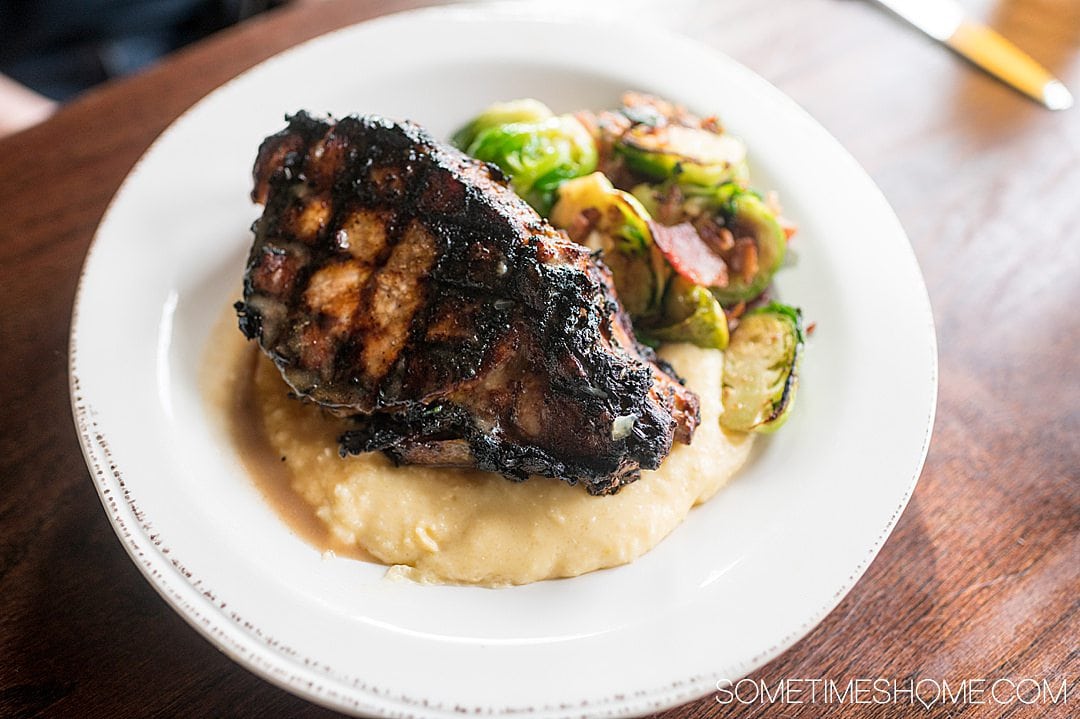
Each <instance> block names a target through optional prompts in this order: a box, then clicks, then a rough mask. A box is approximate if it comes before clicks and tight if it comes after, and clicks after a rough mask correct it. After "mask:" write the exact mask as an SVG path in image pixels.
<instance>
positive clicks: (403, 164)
mask: <svg viewBox="0 0 1080 719" xmlns="http://www.w3.org/2000/svg"><path fill="white" fill-rule="evenodd" d="M288 122H289V124H288V127H287V128H286V129H284V130H282V131H281V132H279V133H277V134H276V135H273V136H271V137H268V138H267V139H266V140H265V141H264V142H263V144H262V146H261V147H260V148H259V155H258V159H257V161H256V163H255V171H254V174H255V189H254V191H253V193H252V197H253V199H254V200H255V201H256V202H260V203H262V204H263V205H265V209H264V212H263V215H262V217H261V218H260V219H259V220H258V221H256V222H255V224H254V226H253V230H254V232H255V243H254V246H253V247H252V249H251V254H250V257H249V260H248V265H247V272H246V274H245V277H244V299H243V302H238V303H237V313H238V315H239V319H240V329H241V330H242V331H243V332H244V334H245V335H247V337H248V338H250V339H256V340H258V342H259V344H260V346H261V347H262V349H263V350H264V351H265V352H266V353H267V354H268V355H269V356H270V357H271V358H273V360H274V362H275V363H276V364H277V366H278V368H279V369H280V370H281V373H282V375H283V376H284V378H285V380H286V382H287V383H288V384H289V385H290V386H291V388H292V390H293V391H294V392H295V394H296V395H297V396H299V397H301V398H304V399H306V400H310V401H314V402H317V403H318V404H320V405H322V406H323V407H324V408H326V409H328V410H330V411H332V412H334V413H336V414H339V415H343V416H349V417H352V418H354V420H353V421H354V422H355V428H353V429H350V430H349V431H348V432H346V433H345V434H344V435H343V436H342V437H341V440H340V441H341V449H342V454H343V455H345V454H346V453H353V454H358V453H361V452H370V451H378V450H381V451H383V452H385V453H386V454H388V455H389V456H390V457H391V458H393V459H394V460H395V461H397V462H401V463H410V464H428V465H437V466H447V467H476V468H479V469H484V470H489V471H494V472H500V473H502V474H503V475H504V476H506V477H508V478H510V479H514V480H522V479H525V478H526V477H528V476H529V475H545V476H549V477H558V478H561V479H563V480H566V481H568V482H570V483H571V484H574V483H576V482H582V483H584V484H585V485H586V487H587V489H588V490H589V492H590V493H592V494H608V493H612V492H615V491H617V490H618V489H619V488H620V487H621V486H622V485H624V484H626V483H628V482H632V481H633V480H635V479H637V478H638V476H639V471H640V469H641V468H647V469H654V468H656V467H657V466H659V464H660V462H661V461H662V460H663V459H664V457H666V456H667V454H668V452H669V451H670V450H671V446H672V442H673V441H674V440H678V441H682V442H689V441H690V437H691V435H692V434H693V431H694V429H695V427H696V426H697V422H698V403H697V397H696V396H695V395H694V394H693V393H692V392H690V391H689V390H687V389H686V388H685V387H684V386H683V385H682V384H681V383H680V382H679V380H678V378H677V377H676V376H675V374H674V373H673V371H672V370H671V368H670V367H669V366H668V365H666V364H665V363H663V362H661V361H660V360H658V359H657V358H656V356H655V355H654V354H653V352H652V351H651V350H650V349H648V348H647V347H644V346H642V345H640V344H638V343H637V341H636V340H635V339H634V336H633V333H632V329H631V326H630V323H629V320H628V319H627V317H626V314H625V313H624V311H623V310H622V307H621V306H620V305H619V303H618V300H617V298H616V296H615V293H614V290H613V287H612V281H611V276H610V273H609V271H608V270H607V269H606V268H605V267H604V266H603V264H601V263H599V262H597V261H596V260H595V259H594V258H593V257H592V256H590V254H589V251H588V250H587V249H586V248H584V247H582V246H580V245H577V244H575V243H573V242H571V241H569V240H568V239H567V238H566V237H565V236H564V235H562V234H560V233H559V232H558V231H556V230H555V229H553V228H552V227H551V226H550V225H548V224H547V222H545V221H544V220H543V219H542V218H541V217H540V216H539V215H537V214H536V212H535V211H533V209H532V208H531V207H529V205H527V204H526V203H525V202H524V201H522V200H521V199H519V198H518V197H517V196H516V195H515V194H514V193H513V192H512V191H511V190H510V189H509V188H508V185H507V183H506V181H505V179H504V178H503V176H502V175H501V174H500V172H499V171H498V168H496V167H494V166H492V165H487V164H485V163H482V162H479V161H476V160H473V159H471V158H469V157H467V156H465V155H463V154H461V153H460V152H458V151H457V150H454V149H453V148H450V147H448V146H446V145H442V144H440V143H438V142H436V141H435V140H434V139H433V138H432V137H430V136H429V135H427V134H426V133H425V132H424V131H423V130H421V129H420V128H419V127H418V126H416V125H414V124H411V123H407V122H406V123H395V122H391V121H388V120H385V119H382V118H379V117H371V116H367V117H346V118H344V119H342V120H339V121H337V122H336V123H333V122H332V121H328V120H322V119H317V118H314V117H312V116H310V115H308V114H306V113H304V112H300V113H298V114H297V115H294V116H292V117H290V118H288Z"/></svg>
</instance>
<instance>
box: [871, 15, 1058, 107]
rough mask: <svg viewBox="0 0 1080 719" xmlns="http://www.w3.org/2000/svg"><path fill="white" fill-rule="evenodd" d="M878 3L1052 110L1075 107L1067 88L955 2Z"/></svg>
mask: <svg viewBox="0 0 1080 719" xmlns="http://www.w3.org/2000/svg"><path fill="white" fill-rule="evenodd" d="M876 1H877V2H878V3H879V4H881V5H884V6H885V7H886V8H888V9H889V10H891V11H892V12H893V13H895V14H896V15H898V16H899V17H900V18H902V19H904V20H906V21H907V22H909V23H911V24H912V25H914V26H915V27H917V28H919V29H920V30H922V31H923V32H924V33H926V34H927V35H929V36H930V37H932V38H934V39H935V40H937V41H938V42H942V43H944V44H945V45H947V46H948V47H950V48H951V49H952V50H954V51H955V52H956V53H958V54H959V55H961V56H963V57H965V58H967V59H968V60H970V61H971V62H973V63H975V64H976V65H978V66H979V67H981V68H982V69H983V70H985V71H986V72H988V73H990V74H991V75H993V76H994V77H996V78H998V79H999V80H1001V81H1002V82H1004V83H1006V84H1008V85H1011V86H1012V87H1014V88H1016V89H1017V90H1019V91H1020V92H1022V93H1024V94H1025V95H1027V96H1028V97H1031V98H1032V99H1034V100H1036V101H1038V102H1041V103H1042V104H1043V105H1045V106H1046V107H1048V108H1050V109H1051V110H1064V109H1067V108H1069V107H1072V104H1073V97H1072V94H1071V93H1070V92H1069V90H1068V88H1066V87H1065V85H1063V84H1062V83H1061V82H1060V81H1059V80H1057V79H1055V78H1054V76H1053V75H1051V74H1050V73H1049V72H1047V71H1046V69H1045V68H1043V67H1042V65H1040V64H1039V63H1037V62H1035V61H1034V60H1032V59H1031V57H1030V56H1028V55H1027V53H1025V52H1024V51H1023V50H1021V49H1020V48H1018V47H1017V46H1016V45H1013V44H1012V43H1011V42H1009V41H1008V40H1006V39H1005V38H1004V37H1002V36H1001V35H999V34H998V33H996V32H994V31H993V30H991V29H990V28H988V27H986V26H985V25H980V24H979V23H976V22H973V21H971V20H968V19H967V18H965V17H964V11H963V9H962V8H961V7H960V5H959V4H957V2H956V1H955V0H876Z"/></svg>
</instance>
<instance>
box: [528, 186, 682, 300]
mask: <svg viewBox="0 0 1080 719" xmlns="http://www.w3.org/2000/svg"><path fill="white" fill-rule="evenodd" d="M589 211H592V212H593V213H594V214H593V216H592V218H591V219H590V218H588V217H586V218H584V219H585V220H586V221H588V222H589V223H590V227H589V228H588V229H589V232H588V234H587V235H585V236H584V237H582V238H580V239H579V241H580V242H581V244H583V245H585V246H586V247H589V248H590V249H593V250H600V251H601V252H602V253H603V258H604V263H605V264H606V265H607V266H608V267H609V268H610V269H611V274H612V277H613V279H614V281H615V291H616V292H617V293H618V294H619V299H620V300H621V301H622V304H623V307H625V308H626V311H627V312H629V313H630V316H631V317H632V318H635V319H636V318H639V317H643V316H646V315H649V314H652V313H655V312H656V311H657V310H658V309H659V307H660V303H661V301H662V299H663V297H664V288H665V286H666V284H667V279H668V276H669V275H670V274H671V270H670V269H669V268H668V266H667V263H666V262H665V261H664V258H663V256H661V255H660V254H659V252H657V250H656V248H655V246H654V245H653V241H652V235H651V232H650V231H649V213H647V212H646V211H645V208H644V207H642V206H641V203H640V202H638V201H637V200H636V199H635V198H634V196H633V195H631V194H629V193H627V192H623V191H622V190H617V189H615V187H614V186H613V185H612V184H611V181H610V180H608V179H607V177H605V176H604V175H603V174H602V173H600V172H594V173H592V174H591V175H586V176H585V177H578V178H575V179H573V180H567V181H566V182H564V183H562V185H560V186H559V190H558V199H557V200H556V202H555V205H554V206H553V207H552V208H551V217H550V219H551V224H553V225H554V226H555V227H558V228H561V229H564V230H572V229H573V228H574V226H575V223H578V222H581V221H582V220H581V218H582V215H583V214H584V213H587V212H589Z"/></svg>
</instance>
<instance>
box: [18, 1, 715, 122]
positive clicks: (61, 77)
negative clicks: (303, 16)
mask: <svg viewBox="0 0 1080 719" xmlns="http://www.w3.org/2000/svg"><path fill="white" fill-rule="evenodd" d="M339 1H340V0H339ZM344 1H345V2H349V1H350V0H344ZM502 1H503V2H505V3H516V4H527V3H532V4H534V5H536V6H538V7H540V8H542V9H549V10H551V11H552V12H567V11H571V12H596V11H602V10H607V11H611V10H612V9H617V10H618V11H619V12H626V11H627V10H630V11H631V12H634V13H636V14H645V15H648V16H649V19H650V21H652V20H653V19H655V20H656V21H658V22H661V23H664V24H667V25H676V26H677V25H678V24H679V23H680V22H682V21H683V20H684V19H686V18H689V17H692V16H693V11H694V10H695V8H696V7H698V6H700V5H702V4H704V2H703V0H663V1H661V2H655V1H650V2H642V1H641V0H573V1H570V0H502ZM325 2H327V0H0V137H3V136H5V135H9V134H12V133H13V132H17V131H19V130H21V129H24V128H26V127H29V126H31V125H34V124H36V123H38V122H40V121H41V120H43V119H45V118H46V117H48V116H49V115H50V114H51V113H52V112H54V111H55V110H56V109H57V108H58V107H59V105H60V104H62V103H65V102H68V101H70V100H71V99H73V98H75V97H76V96H78V95H79V94H81V93H83V92H85V91H86V90H88V89H90V88H92V87H94V86H95V85H98V84H100V83H103V82H106V81H108V80H111V79H114V78H120V77H125V76H128V75H132V74H134V73H137V72H139V71H141V70H144V69H146V68H148V67H150V66H151V65H153V64H154V63H155V62H157V61H158V60H160V59H162V58H163V57H165V56H167V55H169V54H170V53H173V52H175V51H177V50H179V49H181V48H183V47H184V46H185V45H188V44H191V43H193V42H196V41H198V40H200V39H202V38H205V37H207V36H209V35H212V34H214V33H216V32H219V31H221V30H223V29H225V28H228V27H230V26H232V25H236V24H238V23H241V22H244V21H246V20H250V19H252V18H254V17H255V16H257V15H260V14H262V13H265V12H267V11H270V10H274V9H276V8H279V7H282V6H284V5H301V4H307V5H318V4H324V3H325ZM367 4H370V3H367ZM375 4H376V5H377V4H378V2H376V3H375Z"/></svg>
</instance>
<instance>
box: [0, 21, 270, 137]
mask: <svg viewBox="0 0 1080 719" xmlns="http://www.w3.org/2000/svg"><path fill="white" fill-rule="evenodd" d="M287 1H288V0H0V136H2V135H6V134H10V133H12V132H15V131H17V130H19V129H22V128H23V127H26V126H28V125H32V124H34V123H36V122H38V121H40V120H41V119H43V118H44V117H47V116H48V115H49V114H50V113H51V112H52V111H53V110H54V109H55V108H56V107H57V105H58V103H63V102H66V101H68V100H70V99H72V98H73V97H75V96H77V95H79V94H80V93H82V92H84V91H86V90H88V89H89V88H91V87H93V86H94V85H97V84H99V83H102V82H105V81H106V80H109V79H112V78H116V77H123V76H125V75H131V74H133V73H136V72H139V71H140V70H143V69H145V68H147V67H149V66H150V65H152V64H153V63H155V62H156V61H158V60H159V59H161V58H162V57H164V56H166V55H168V54H169V53H171V52H174V51H176V50H178V49H180V48H182V47H183V46H185V45H188V44H190V43H192V42H195V41H196V40H199V39H201V38H204V37H206V36H208V35H210V34H213V33H215V32H217V31H219V30H222V29H224V28H226V27H229V26H230V25H235V24H236V23H238V22H241V21H243V20H246V19H248V18H251V17H254V16H255V15H258V14H259V13H262V12H265V11H267V10H270V9H273V8H275V7H277V6H280V5H284V4H285V3H286V2H287Z"/></svg>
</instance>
